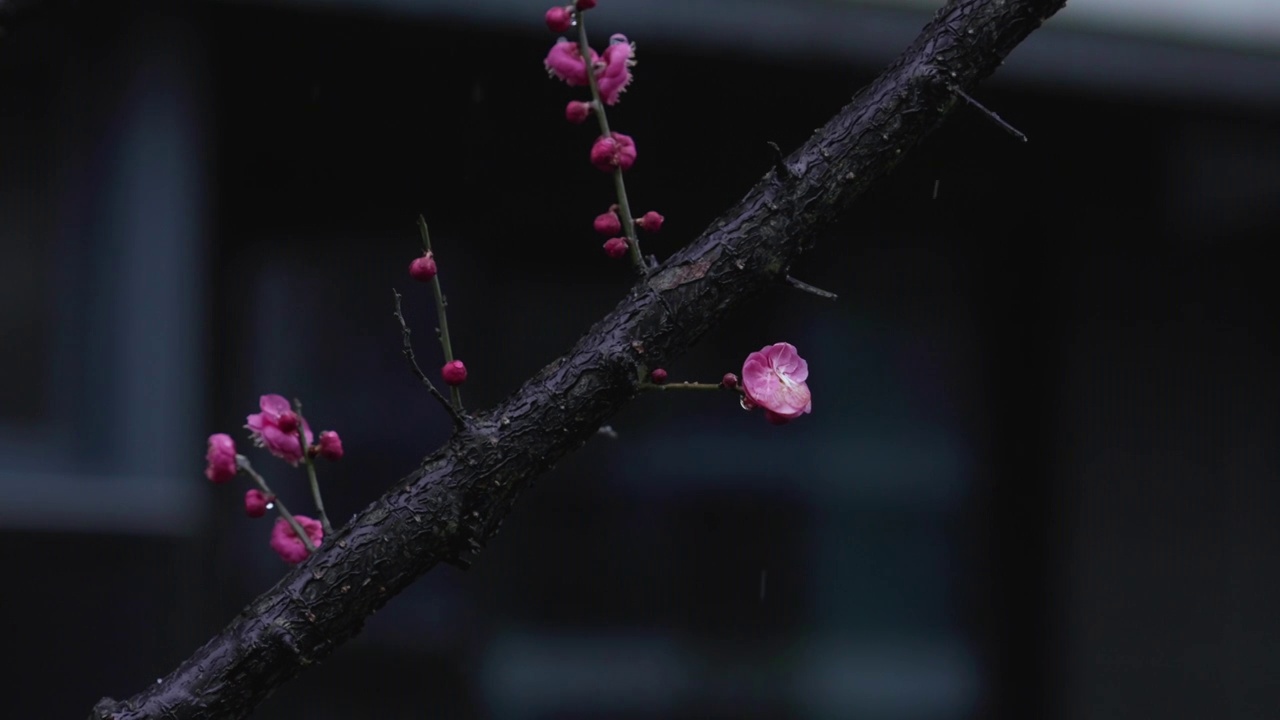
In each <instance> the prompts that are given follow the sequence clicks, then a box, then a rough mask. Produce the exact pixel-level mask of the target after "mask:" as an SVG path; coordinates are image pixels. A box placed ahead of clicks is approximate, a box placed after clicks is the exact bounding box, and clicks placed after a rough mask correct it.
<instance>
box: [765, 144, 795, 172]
mask: <svg viewBox="0 0 1280 720" xmlns="http://www.w3.org/2000/svg"><path fill="white" fill-rule="evenodd" d="M766 144H767V145H768V146H769V152H770V153H771V154H772V155H773V169H774V170H777V171H778V179H779V180H790V179H791V178H793V177H795V173H793V172H791V168H790V167H788V166H787V161H786V160H785V159H783V157H782V148H780V147H778V143H776V142H774V141H772V140H770V141H769V142H767V143H766Z"/></svg>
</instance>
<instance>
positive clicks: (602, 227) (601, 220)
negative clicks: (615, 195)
mask: <svg viewBox="0 0 1280 720" xmlns="http://www.w3.org/2000/svg"><path fill="white" fill-rule="evenodd" d="M613 207H614V208H616V207H618V206H617V205H614V206H613ZM593 225H594V226H595V229H596V232H598V233H600V234H601V235H617V234H618V233H620V232H622V220H621V219H620V218H619V217H618V213H617V212H616V211H615V210H614V209H613V208H609V212H607V213H600V214H599V215H597V216H596V219H595V222H594V223H593Z"/></svg>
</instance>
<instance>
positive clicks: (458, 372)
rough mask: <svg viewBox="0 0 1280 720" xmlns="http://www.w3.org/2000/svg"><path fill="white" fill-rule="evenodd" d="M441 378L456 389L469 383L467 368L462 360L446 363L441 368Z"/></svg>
mask: <svg viewBox="0 0 1280 720" xmlns="http://www.w3.org/2000/svg"><path fill="white" fill-rule="evenodd" d="M440 376H441V377H443V378H444V381H445V384H447V385H452V386H455V387H456V386H458V385H461V384H462V383H464V382H466V381H467V366H466V365H463V364H462V361H461V360H454V361H453V362H448V363H445V364H444V367H442V368H440Z"/></svg>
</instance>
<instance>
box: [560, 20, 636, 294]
mask: <svg viewBox="0 0 1280 720" xmlns="http://www.w3.org/2000/svg"><path fill="white" fill-rule="evenodd" d="M574 13H575V15H576V16H577V21H578V52H579V53H581V54H582V57H583V58H584V62H585V63H586V66H587V83H588V85H590V87H591V100H592V104H593V106H594V109H595V114H596V121H597V122H598V123H599V125H600V137H601V138H602V139H610V138H613V137H614V135H613V133H612V132H611V131H610V130H609V118H608V117H607V116H606V115H607V114H606V112H605V109H604V106H605V103H604V100H603V98H602V97H601V95H600V82H599V79H598V78H597V77H596V67H595V63H594V62H592V61H591V57H592V55H594V53H593V52H592V51H591V45H590V44H588V42H587V23H586V22H585V19H584V17H583V15H584V13H583V11H582V8H581V7H579V8H577V9H575V10H574ZM622 42H626V39H625V38H622ZM622 170H623V168H622V166H621V165H616V166H615V167H614V168H613V189H614V193H615V194H616V195H617V196H618V210H619V212H620V216H621V220H622V231H623V236H624V237H625V238H626V240H627V247H628V253H629V254H630V255H631V263H632V264H633V265H635V267H636V271H637V272H639V273H640V274H641V275H644V274H645V273H646V272H647V271H648V267H646V265H645V261H644V255H643V253H641V252H640V238H639V236H638V235H637V233H636V225H635V220H634V219H633V218H632V216H631V201H630V200H629V199H627V181H626V180H624V179H623V177H622Z"/></svg>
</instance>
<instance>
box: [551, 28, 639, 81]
mask: <svg viewBox="0 0 1280 720" xmlns="http://www.w3.org/2000/svg"><path fill="white" fill-rule="evenodd" d="M599 61H600V56H599V55H597V54H596V51H595V50H592V51H591V62H592V63H593V64H594V63H596V62H599ZM543 64H544V65H546V67H547V72H548V73H549V74H550V75H552V76H553V77H558V78H560V79H561V80H563V81H564V83H565V84H566V85H568V86H570V87H578V86H582V85H588V84H590V81H589V80H588V79H587V64H586V63H585V62H583V61H582V53H581V52H579V50H578V44H577V43H575V42H570V41H568V40H565V39H564V38H560V39H559V40H557V41H556V44H555V45H552V46H551V51H550V52H548V53H547V59H546V60H544V61H543ZM619 92H621V90H619Z"/></svg>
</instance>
